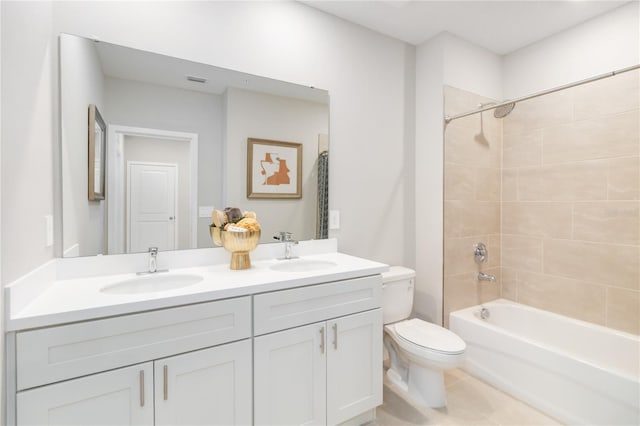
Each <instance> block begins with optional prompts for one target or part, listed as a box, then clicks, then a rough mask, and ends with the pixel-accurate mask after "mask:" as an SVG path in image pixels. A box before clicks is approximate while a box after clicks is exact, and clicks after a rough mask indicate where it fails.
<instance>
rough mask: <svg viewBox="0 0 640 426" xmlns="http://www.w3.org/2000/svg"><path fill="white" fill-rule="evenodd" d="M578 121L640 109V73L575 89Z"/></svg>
mask: <svg viewBox="0 0 640 426" xmlns="http://www.w3.org/2000/svg"><path fill="white" fill-rule="evenodd" d="M573 91H574V93H573V99H574V103H575V107H574V108H575V109H574V112H575V117H576V120H582V119H584V118H590V117H598V116H602V115H608V114H615V113H619V112H623V111H629V110H632V109H638V108H639V107H640V105H639V104H640V96H638V93H640V71H638V70H636V71H629V72H626V73H623V74H619V75H616V76H614V77H609V78H605V79H602V80H599V81H596V82H593V83H589V84H586V85H583V86H578V87H575V88H574V89H573Z"/></svg>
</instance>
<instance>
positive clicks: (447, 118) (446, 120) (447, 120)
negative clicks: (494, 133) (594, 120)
mask: <svg viewBox="0 0 640 426" xmlns="http://www.w3.org/2000/svg"><path fill="white" fill-rule="evenodd" d="M639 68H640V64H639V65H633V66H630V67H627V68H622V69H619V70H616V71H611V72H608V73H605V74H600V75H597V76H595V77H591V78H587V79H584V80H580V81H576V82H574V83H569V84H565V85H563V86H558V87H554V88H552V89H547V90H543V91H542V92H537V93H534V94H532V95H527V96H523V97H521V98H516V99H511V100H507V101H504V102H501V103H499V104H494V105H487V106H483V107H482V108H478V109H474V110H473V111H468V112H463V113H461V114H456V115H453V116H445V117H444V123H445V124H449V123H450V122H451V121H453V120H455V119H458V118H462V117H467V116H469V115H473V114H477V113H479V112H484V111H490V110H492V109H496V108H499V107H501V106H505V105H509V104H511V103H516V104H517V103H518V102H522V101H526V100H528V99H533V98H537V97H539V96H542V95H548V94H549V93H554V92H559V91H560V90H564V89H568V88H570V87H575V86H580V85H581V84H585V83H591V82H592V81H597V80H602V79H603V78H607V77H613V76H614V75H618V74H622V73H625V72H628V71H633V70H637V69H639Z"/></svg>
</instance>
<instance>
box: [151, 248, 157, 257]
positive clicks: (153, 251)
mask: <svg viewBox="0 0 640 426" xmlns="http://www.w3.org/2000/svg"><path fill="white" fill-rule="evenodd" d="M149 254H150V255H151V256H157V255H158V247H149Z"/></svg>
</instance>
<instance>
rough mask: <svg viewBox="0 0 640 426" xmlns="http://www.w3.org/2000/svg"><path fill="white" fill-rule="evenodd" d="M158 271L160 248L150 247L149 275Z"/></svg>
mask: <svg viewBox="0 0 640 426" xmlns="http://www.w3.org/2000/svg"><path fill="white" fill-rule="evenodd" d="M157 270H158V247H149V273H150V274H153V273H154V272H156V271H157Z"/></svg>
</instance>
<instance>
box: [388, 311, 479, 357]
mask: <svg viewBox="0 0 640 426" xmlns="http://www.w3.org/2000/svg"><path fill="white" fill-rule="evenodd" d="M394 330H395V332H396V335H397V336H398V337H399V338H401V339H402V340H404V341H405V342H406V343H408V344H411V345H416V346H419V347H421V348H424V349H427V350H430V351H434V352H437V353H440V354H444V355H457V354H461V353H463V352H464V351H465V349H466V347H467V345H466V344H465V342H464V340H462V339H461V338H460V337H459V336H458V335H456V334H455V333H453V332H451V331H449V330H447V329H446V328H444V327H440V326H439V325H436V324H432V323H429V322H426V321H422V320H420V319H418V318H414V319H410V320H406V321H400V322H399V323H396V324H394Z"/></svg>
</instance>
